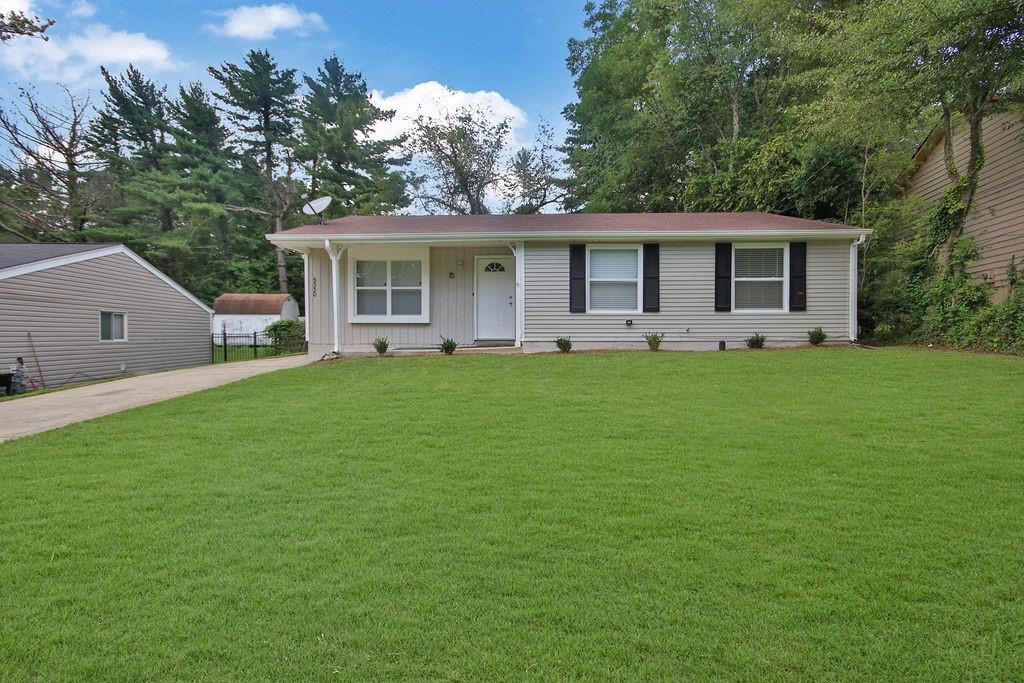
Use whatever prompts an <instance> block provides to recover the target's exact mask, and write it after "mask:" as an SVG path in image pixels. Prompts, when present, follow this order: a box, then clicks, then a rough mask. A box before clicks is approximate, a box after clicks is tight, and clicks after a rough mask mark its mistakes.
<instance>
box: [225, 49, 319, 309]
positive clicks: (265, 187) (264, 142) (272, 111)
mask: <svg viewBox="0 0 1024 683" xmlns="http://www.w3.org/2000/svg"><path fill="white" fill-rule="evenodd" d="M209 72H210V75H211V76H213V78H214V79H215V80H216V81H217V82H218V83H219V84H220V86H221V87H222V88H223V92H220V93H215V94H214V96H215V97H216V98H217V99H218V100H219V101H220V102H221V103H222V105H223V107H222V110H223V111H224V113H225V114H226V115H227V117H228V120H229V121H230V122H231V123H233V124H234V125H235V126H236V127H237V129H238V131H239V141H240V143H241V148H242V149H241V152H242V159H243V163H245V164H247V165H251V166H252V167H253V168H254V169H255V170H256V171H257V173H258V175H259V177H260V181H261V194H262V199H263V202H262V204H263V206H261V207H235V208H236V209H239V210H248V211H251V212H254V213H257V214H259V215H265V216H268V217H270V218H271V219H272V229H273V231H274V232H280V231H281V230H283V229H284V227H285V221H286V220H287V218H288V214H289V211H290V210H291V208H292V206H293V204H294V201H295V198H296V197H297V195H298V187H297V186H298V183H297V182H296V181H295V180H294V177H293V176H294V173H295V156H294V148H295V145H296V140H295V131H296V126H297V124H298V117H299V110H298V101H297V97H296V93H297V91H298V87H299V86H298V83H297V82H296V81H295V69H282V68H280V67H279V66H278V65H277V62H276V61H275V60H274V58H273V57H271V56H270V53H269V52H267V51H266V50H250V51H249V53H248V54H247V55H246V56H245V60H244V62H243V64H242V65H241V66H239V65H236V64H231V63H227V62H225V63H224V64H222V65H221V67H220V68H219V69H218V68H215V67H212V66H211V67H209ZM277 273H278V287H279V289H280V291H282V292H287V291H288V269H287V259H286V257H285V252H284V250H283V249H278V250H277Z"/></svg>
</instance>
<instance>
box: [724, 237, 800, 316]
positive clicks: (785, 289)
mask: <svg viewBox="0 0 1024 683" xmlns="http://www.w3.org/2000/svg"><path fill="white" fill-rule="evenodd" d="M738 249H782V277H741V278H737V277H736V251H737V250H738ZM737 279H738V280H740V281H741V282H782V308H737V307H736V280H737ZM731 280H732V292H731V296H732V312H733V313H739V314H741V315H746V314H750V313H753V314H766V313H771V314H778V313H789V242H733V243H732V278H731Z"/></svg>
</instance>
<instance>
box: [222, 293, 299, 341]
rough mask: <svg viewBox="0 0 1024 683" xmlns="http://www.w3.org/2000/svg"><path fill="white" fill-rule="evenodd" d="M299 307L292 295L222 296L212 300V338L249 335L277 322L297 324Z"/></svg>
mask: <svg viewBox="0 0 1024 683" xmlns="http://www.w3.org/2000/svg"><path fill="white" fill-rule="evenodd" d="M298 317H299V303H298V302H297V301H296V300H295V297H293V296H292V295H291V294H221V295H220V296H218V297H217V298H216V299H214V300H213V328H212V330H211V331H212V332H213V333H214V334H221V333H224V332H226V333H227V334H252V333H253V332H262V331H263V330H265V329H267V325H269V324H270V323H273V322H277V321H278V320H297V319H298Z"/></svg>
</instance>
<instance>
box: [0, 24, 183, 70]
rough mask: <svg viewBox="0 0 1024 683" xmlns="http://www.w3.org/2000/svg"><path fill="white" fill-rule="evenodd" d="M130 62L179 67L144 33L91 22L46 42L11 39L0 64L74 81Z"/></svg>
mask: <svg viewBox="0 0 1024 683" xmlns="http://www.w3.org/2000/svg"><path fill="white" fill-rule="evenodd" d="M129 63H131V64H134V65H135V66H137V67H139V68H140V69H142V70H143V71H147V70H148V71H166V70H168V69H173V68H176V67H177V66H178V62H177V61H176V60H175V59H174V58H173V56H172V55H171V51H170V50H169V49H168V48H167V46H166V45H165V44H164V43H162V42H160V41H159V40H154V39H152V38H150V37H149V36H147V35H146V34H144V33H128V32H127V31H114V30H112V29H111V28H110V27H109V26H106V25H104V24H91V25H89V26H87V27H86V28H85V30H84V31H82V32H81V33H78V34H75V35H71V36H59V35H51V36H50V40H49V41H42V40H17V41H13V42H11V43H9V44H8V45H6V46H4V48H3V49H2V50H0V66H3V67H4V68H5V69H7V70H8V71H11V72H14V73H15V74H16V75H17V76H18V77H20V78H24V79H31V80H50V81H66V82H72V83H73V82H75V81H79V80H81V79H83V78H87V77H89V76H94V75H95V74H97V72H98V70H99V67H100V66H101V65H102V66H106V67H108V68H110V69H113V70H115V71H116V70H118V69H120V68H123V67H125V66H127V65H128V64H129Z"/></svg>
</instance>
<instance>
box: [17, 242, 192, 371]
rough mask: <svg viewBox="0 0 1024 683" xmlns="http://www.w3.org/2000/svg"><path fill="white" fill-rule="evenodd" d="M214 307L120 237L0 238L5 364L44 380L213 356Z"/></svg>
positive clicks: (162, 365)
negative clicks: (80, 240)
mask: <svg viewBox="0 0 1024 683" xmlns="http://www.w3.org/2000/svg"><path fill="white" fill-rule="evenodd" d="M211 314H212V311H211V310H210V309H209V308H208V307H207V306H204V305H203V303H202V302H201V301H199V300H198V299H196V298H195V297H194V296H192V295H191V294H189V293H188V292H187V291H185V290H184V289H183V288H182V287H181V286H180V285H178V284H177V283H175V282H174V281H173V280H171V279H170V278H169V277H167V276H166V275H164V274H163V273H161V272H160V271H158V270H157V269H156V268H154V267H153V266H152V265H150V264H149V263H147V262H146V261H145V260H143V259H142V258H141V257H140V256H139V255H138V254H136V253H134V252H133V251H131V250H130V249H128V248H127V247H125V246H123V245H120V244H0V371H7V370H8V369H9V367H10V365H12V364H13V363H14V362H15V359H16V358H17V357H19V356H20V357H22V358H24V359H25V364H26V366H27V368H28V371H29V373H30V374H31V376H32V377H33V378H34V379H35V381H36V382H37V383H41V382H42V381H45V383H46V386H57V385H60V384H64V383H67V382H80V381H86V380H90V379H98V378H104V377H111V376H115V375H120V374H135V373H140V372H150V371H153V370H164V369H167V368H179V367H185V366H189V365H199V364H201V363H209V362H210V315H211Z"/></svg>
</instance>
